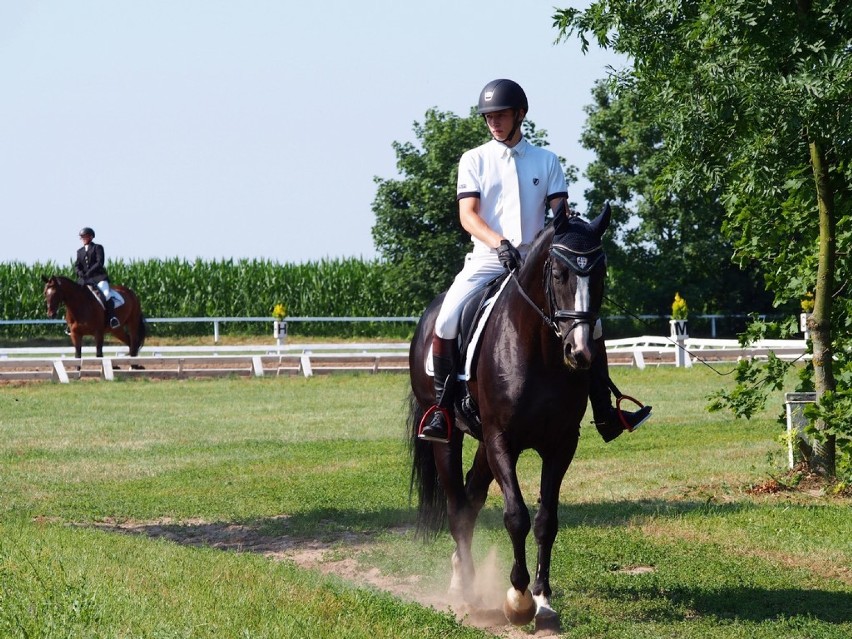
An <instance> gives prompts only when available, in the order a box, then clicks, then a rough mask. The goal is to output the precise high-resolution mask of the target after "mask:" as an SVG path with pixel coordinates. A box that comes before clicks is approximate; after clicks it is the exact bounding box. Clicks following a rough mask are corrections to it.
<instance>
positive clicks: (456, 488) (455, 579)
mask: <svg viewBox="0 0 852 639" xmlns="http://www.w3.org/2000/svg"><path fill="white" fill-rule="evenodd" d="M462 437H463V436H462V434H461V433H460V432H457V433H456V435H455V436H454V437H453V439H452V440H451V441H450V443H449V444H441V443H436V444H432V446H433V449H434V451H435V467H436V469H437V471H438V477H439V480H440V482H441V486H443V487H444V493H445V494H446V496H447V525H448V527H449V529H450V535H452V537H453V541H455V542H456V549H455V551H454V552H453V557H452V568H453V576H452V578H451V579H450V587H449V591H448V594H449V595H450V597H451V598H453V599H462V600H464V601H465V602H466V603H470V604H474V605H475V604H477V603H478V601H477V597H476V593H475V592H474V583H473V582H474V575H475V570H474V567H473V555H472V554H471V545H472V542H473V528H474V525H475V523H476V514H477V512H478V511H476V510H475V509H474V508H472V507H471V504H470V502H469V501H468V498H467V493H466V491H465V486H464V481H463V476H462Z"/></svg>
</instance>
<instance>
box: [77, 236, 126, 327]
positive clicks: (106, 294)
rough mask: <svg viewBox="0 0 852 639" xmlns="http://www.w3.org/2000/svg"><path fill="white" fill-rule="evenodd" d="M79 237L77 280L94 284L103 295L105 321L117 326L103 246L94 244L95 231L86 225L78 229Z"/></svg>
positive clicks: (81, 282) (84, 283)
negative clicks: (80, 241)
mask: <svg viewBox="0 0 852 639" xmlns="http://www.w3.org/2000/svg"><path fill="white" fill-rule="evenodd" d="M80 239H81V240H82V241H83V246H82V247H80V248H79V249H78V250H77V262H76V263H75V265H74V266H75V267H76V269H77V282H78V283H80V284H83V285H94V286H96V287H97V290H98V291H100V293H101V295H102V296H103V297H102V299H101V301H102V302H103V303H104V309H106V316H107V321H108V323H109V326H110V328H118V327H119V326H120V325H121V323H120V322H119V321H118V318H117V317H116V316H115V300H113V299H112V297H111V292H110V290H109V277H108V276H107V272H106V266H105V264H106V262H105V260H104V247H103V246H101V245H100V244H95V243H94V242H93V241H92V240H93V239H95V232H94V231H93V230H92V229H91V228H90V227H88V226H86V227H83V228H82V229H81V230H80Z"/></svg>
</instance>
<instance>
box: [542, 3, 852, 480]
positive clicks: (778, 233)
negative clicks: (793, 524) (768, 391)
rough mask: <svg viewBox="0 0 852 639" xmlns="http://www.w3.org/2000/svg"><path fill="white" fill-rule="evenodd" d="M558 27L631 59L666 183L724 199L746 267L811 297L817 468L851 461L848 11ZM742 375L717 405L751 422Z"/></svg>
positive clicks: (638, 6) (805, 8) (606, 20)
mask: <svg viewBox="0 0 852 639" xmlns="http://www.w3.org/2000/svg"><path fill="white" fill-rule="evenodd" d="M554 20H555V26H556V27H557V28H558V30H559V36H560V38H561V39H564V38H566V37H568V36H570V35H573V34H577V35H578V36H579V37H580V39H581V41H582V46H583V47H587V46H588V38H589V37H590V36H591V37H593V38H595V39H596V40H597V42H598V43H599V44H600V45H602V46H605V47H612V48H613V49H615V50H616V51H619V52H621V53H624V54H627V55H628V56H629V57H630V59H631V61H632V64H631V67H630V68H629V69H626V70H625V72H624V73H623V74H622V75H621V76H620V77H619V78H618V87H619V90H621V91H624V92H627V93H630V94H631V95H633V96H634V99H636V100H638V101H639V102H640V103H641V104H642V105H643V108H644V109H646V111H645V112H646V113H649V114H653V116H654V122H655V124H656V125H657V126H658V127H659V129H660V133H661V139H662V140H663V141H664V144H663V146H662V150H663V151H664V153H665V162H664V170H663V172H662V173H661V176H660V178H659V179H658V181H657V182H658V184H657V187H658V188H664V189H666V190H669V191H672V192H677V191H678V190H679V189H682V188H685V187H686V188H690V189H695V190H699V189H700V190H704V191H706V192H708V193H710V192H714V191H717V192H718V193H719V196H720V201H721V202H722V204H723V205H724V207H725V220H724V230H725V232H726V233H727V234H728V236H729V237H730V238H731V239H732V240H733V241H734V246H735V250H736V254H735V257H736V259H737V260H739V261H741V262H742V261H745V260H754V261H755V262H756V263H758V264H759V265H760V267H761V270H762V273H763V275H764V277H765V279H766V282H767V285H768V287H769V288H770V289H771V290H773V292H774V293H775V302H776V304H784V303H789V302H790V301H791V300H798V299H801V298H802V297H803V296H804V295H805V294H806V293H808V292H810V291H813V293H814V302H815V306H814V312H813V315H812V318H811V320H810V328H811V335H812V338H813V367H812V369H811V370H812V383H813V387H814V389H815V390H816V393H817V400H818V406H819V407H820V408H819V411H818V417H817V420H816V432H817V434H818V436H819V437H818V446H817V447H816V450H815V451H814V454H813V456H812V458H811V460H810V461H811V467H812V468H813V469H814V470H816V471H817V472H819V473H821V474H824V475H829V476H830V475H833V474H834V473H835V471H836V465H835V464H836V455H835V453H836V443H837V441H838V439H839V440H840V441H842V442H843V448H842V450H844V451H846V452H849V453H852V451H851V450H849V442H850V440H852V392H850V389H849V386H848V382H849V381H852V365H850V361H849V354H848V346H849V343H848V338H847V337H846V335H848V327H849V325H850V323H852V322H850V317H852V308H850V301H849V296H848V294H847V295H844V287H845V284H840V283H843V282H848V281H849V275H850V273H849V259H848V257H849V256H848V253H847V252H845V251H840V250H838V247H841V246H848V240H849V239H850V234H852V232H850V227H852V215H850V214H852V197H850V187H849V184H850V178H852V118H850V117H849V113H850V107H852V55H850V52H852V3H849V2H848V1H846V0H795V1H791V2H783V3H779V2H777V1H775V2H773V0H727V1H726V2H717V1H715V0H647V1H644V2H628V1H625V0H596V1H593V2H592V3H591V4H590V6H589V7H588V9H586V10H585V11H578V10H575V9H563V10H558V11H557V13H556V14H555V16H554ZM843 240H846V243H844V241H843ZM838 329H839V330H838ZM844 329H845V330H844ZM844 348H845V349H847V350H844ZM774 368H775V373H773V374H768V375H767V376H766V377H765V378H764V380H765V381H767V382H768V383H769V384H770V386H771V385H773V384H775V385H777V384H778V383H780V382H779V380H778V374H780V373H779V371H782V370H783V367H774ZM837 373H839V374H837ZM738 375H739V377H738V379H739V380H740V382H741V387H740V388H739V389H738V391H737V392H735V393H734V394H729V395H726V396H723V397H721V399H722V400H724V402H726V403H727V404H728V405H729V406H731V407H733V408H734V409H735V410H736V411H737V412H738V413H739V414H743V415H746V416H747V415H748V413H749V411H750V410H752V408H753V406H754V404H753V401H754V400H755V398H757V397H758V395H757V394H756V392H755V391H756V387H754V386H751V387H748V382H749V381H750V380H754V379H755V374H754V371H752V370H750V367H749V366H748V365H747V364H746V365H743V366H742V367H741V369H740V371H739V373H738ZM838 380H842V381H843V382H844V385H842V386H840V387H838V385H837V382H838ZM746 399H748V401H746ZM843 464H844V468H845V469H846V471H847V472H849V473H850V474H852V464H850V462H849V460H848V458H847V457H845V456H844V458H843Z"/></svg>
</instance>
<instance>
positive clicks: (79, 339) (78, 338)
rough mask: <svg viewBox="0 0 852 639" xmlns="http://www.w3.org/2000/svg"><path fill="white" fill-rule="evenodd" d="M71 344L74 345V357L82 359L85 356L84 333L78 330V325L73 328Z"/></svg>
mask: <svg viewBox="0 0 852 639" xmlns="http://www.w3.org/2000/svg"><path fill="white" fill-rule="evenodd" d="M71 344H72V346H74V357H76V358H77V359H80V358H81V357H82V356H83V335H82V334H80V333H79V332H78V331H77V329H76V327H73V328H72V329H71Z"/></svg>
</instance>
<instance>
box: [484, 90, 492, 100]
mask: <svg viewBox="0 0 852 639" xmlns="http://www.w3.org/2000/svg"><path fill="white" fill-rule="evenodd" d="M493 97H494V91H486V92H485V96H484V98H485V101H486V102H491V98H493Z"/></svg>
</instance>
